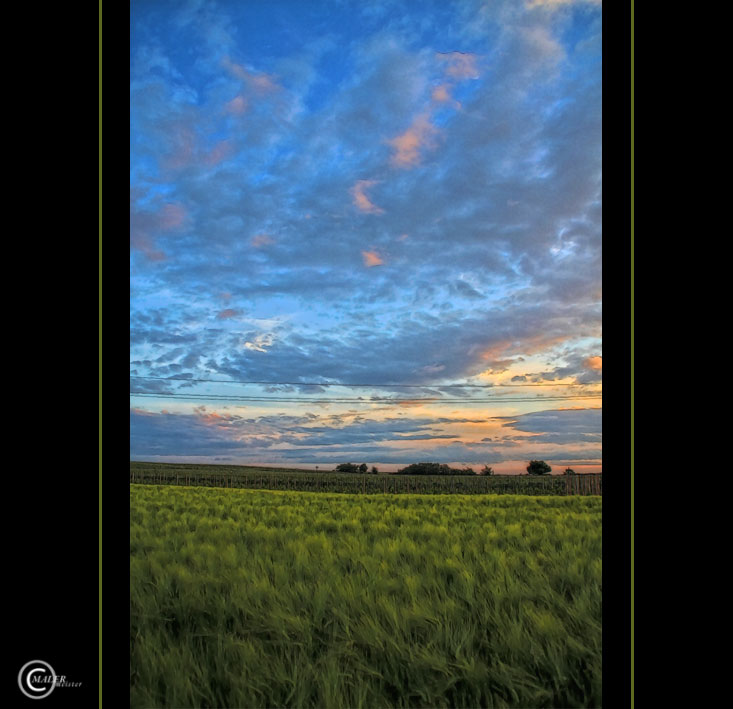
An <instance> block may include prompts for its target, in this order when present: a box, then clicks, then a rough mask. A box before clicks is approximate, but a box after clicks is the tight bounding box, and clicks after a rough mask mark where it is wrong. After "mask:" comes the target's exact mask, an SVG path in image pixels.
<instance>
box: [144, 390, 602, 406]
mask: <svg viewBox="0 0 733 709" xmlns="http://www.w3.org/2000/svg"><path fill="white" fill-rule="evenodd" d="M130 396H134V397H146V398H161V399H187V400H202V401H231V402H243V403H244V402H278V403H298V402H301V403H311V404H399V403H417V402H438V403H442V404H483V403H489V402H519V401H532V402H539V401H576V400H581V399H600V398H602V396H601V394H595V395H584V396H581V395H578V396H534V397H517V396H507V397H501V396H495V397H483V398H476V399H471V398H461V399H455V398H454V399H443V398H441V397H429V398H424V397H419V398H413V399H389V398H358V399H353V398H352V399H344V398H335V397H329V398H320V399H314V398H308V397H278V396H234V395H225V394H180V393H177V394H172V393H157V392H135V391H132V392H130Z"/></svg>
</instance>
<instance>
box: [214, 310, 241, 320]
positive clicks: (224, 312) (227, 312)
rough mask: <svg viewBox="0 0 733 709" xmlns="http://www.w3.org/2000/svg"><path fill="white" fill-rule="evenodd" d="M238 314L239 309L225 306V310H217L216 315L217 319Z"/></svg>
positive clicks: (226, 318) (225, 318)
mask: <svg viewBox="0 0 733 709" xmlns="http://www.w3.org/2000/svg"><path fill="white" fill-rule="evenodd" d="M237 315H239V311H238V310H235V309H234V308H227V309H226V310H222V311H221V312H219V313H218V314H217V316H216V319H217V320H228V319H229V318H233V317H236V316H237Z"/></svg>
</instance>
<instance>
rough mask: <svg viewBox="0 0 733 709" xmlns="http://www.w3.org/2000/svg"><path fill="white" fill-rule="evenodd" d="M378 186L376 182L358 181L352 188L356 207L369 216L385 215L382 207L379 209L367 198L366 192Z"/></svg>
mask: <svg viewBox="0 0 733 709" xmlns="http://www.w3.org/2000/svg"><path fill="white" fill-rule="evenodd" d="M376 184H377V181H376V180H357V182H356V184H355V185H354V186H353V187H352V188H351V190H350V192H351V196H352V197H353V198H354V199H353V203H354V205H355V206H356V207H357V208H358V209H359V210H360V211H362V212H366V213H367V214H384V210H383V209H382V208H381V207H377V205H375V204H374V203H373V202H372V201H371V200H370V199H369V197H367V195H366V192H365V190H367V189H369V188H370V187H372V186H374V185H376Z"/></svg>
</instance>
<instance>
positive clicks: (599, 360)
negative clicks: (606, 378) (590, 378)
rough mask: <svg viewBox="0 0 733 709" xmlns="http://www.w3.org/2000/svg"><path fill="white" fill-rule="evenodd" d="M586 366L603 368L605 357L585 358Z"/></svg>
mask: <svg viewBox="0 0 733 709" xmlns="http://www.w3.org/2000/svg"><path fill="white" fill-rule="evenodd" d="M585 366H586V367H588V369H598V370H602V369H603V357H597V356H596V357H588V359H587V360H585Z"/></svg>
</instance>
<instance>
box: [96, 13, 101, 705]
mask: <svg viewBox="0 0 733 709" xmlns="http://www.w3.org/2000/svg"><path fill="white" fill-rule="evenodd" d="M98 83H99V252H98V258H99V309H98V311H97V316H98V320H99V422H98V423H99V448H98V451H99V485H98V498H99V500H98V504H99V517H98V524H99V542H98V549H97V553H98V564H99V565H98V569H99V579H98V583H99V606H98V613H99V619H98V623H99V628H98V634H99V639H98V642H99V647H98V653H97V654H98V662H99V668H98V672H99V693H98V701H99V706H100V709H101V706H102V0H99V74H98Z"/></svg>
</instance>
